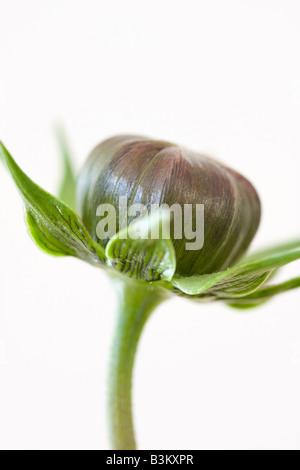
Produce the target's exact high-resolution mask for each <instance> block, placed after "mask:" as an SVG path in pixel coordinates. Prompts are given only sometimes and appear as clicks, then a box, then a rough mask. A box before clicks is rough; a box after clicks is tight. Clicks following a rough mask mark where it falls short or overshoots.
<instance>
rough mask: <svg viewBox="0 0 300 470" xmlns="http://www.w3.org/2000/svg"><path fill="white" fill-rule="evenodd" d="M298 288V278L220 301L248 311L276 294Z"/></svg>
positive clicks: (299, 283)
mask: <svg viewBox="0 0 300 470" xmlns="http://www.w3.org/2000/svg"><path fill="white" fill-rule="evenodd" d="M298 287H300V277H296V278H294V279H290V280H289V281H285V282H282V283H280V284H277V285H267V286H264V287H262V288H260V289H257V290H256V291H255V292H253V293H252V294H250V295H246V296H245V297H240V298H233V299H230V298H226V299H220V300H225V302H226V303H227V304H228V305H230V307H233V308H238V309H249V308H253V307H258V306H259V305H262V304H264V303H265V302H267V301H268V300H270V299H271V298H272V297H274V296H275V295H277V294H281V293H284V292H287V291H289V290H292V289H296V288H298Z"/></svg>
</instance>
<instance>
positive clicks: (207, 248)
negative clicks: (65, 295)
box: [78, 136, 261, 276]
mask: <svg viewBox="0 0 300 470" xmlns="http://www.w3.org/2000/svg"><path fill="white" fill-rule="evenodd" d="M121 197H122V198H123V199H124V198H126V200H127V205H128V207H129V206H133V205H136V204H138V205H143V206H145V207H146V209H147V211H150V210H151V208H152V207H162V206H163V205H167V206H168V207H169V208H170V212H171V213H173V214H174V219H173V224H174V226H173V228H172V229H171V239H172V241H173V244H174V248H175V253H176V261H177V266H176V274H177V275H180V276H193V275H196V274H209V273H212V272H216V271H221V270H224V269H226V268H227V267H229V266H232V265H233V264H235V263H236V262H237V260H238V259H239V258H240V257H241V256H242V255H243V254H244V253H245V252H246V250H247V248H248V246H249V244H250V243H251V241H252V239H253V237H254V235H255V233H256V231H257V228H258V225H259V221H260V213H261V209H260V201H259V197H258V195H257V193H256V191H255V189H254V187H253V186H252V185H251V183H250V182H249V181H248V180H247V179H246V178H244V177H243V176H241V175H240V174H239V173H237V172H235V171H233V170H231V169H230V168H228V167H226V166H224V165H222V164H221V163H219V162H217V161H215V160H213V159H211V158H209V157H207V156H204V155H201V154H197V153H195V152H192V151H189V150H187V149H185V148H182V147H179V146H177V145H174V144H171V143H169V142H164V141H159V140H150V139H147V138H144V137H136V136H117V137H113V138H111V139H108V140H105V141H104V142H102V143H101V144H100V145H99V146H98V147H96V148H95V150H94V151H93V152H92V153H91V155H90V157H89V159H88V161H87V163H86V165H85V166H84V168H83V170H82V172H81V175H80V178H79V183H78V203H79V212H80V215H81V217H82V220H83V222H84V224H85V226H86V227H87V229H88V230H89V232H90V233H91V235H92V237H93V238H94V239H95V240H97V241H98V242H99V243H100V244H101V245H102V246H103V247H105V246H106V244H107V242H108V239H106V240H105V239H99V237H97V223H98V222H99V217H97V209H98V207H99V206H101V205H103V204H110V205H112V206H114V207H115V210H116V216H117V217H116V231H119V230H120V228H121V224H123V223H124V213H123V211H125V208H124V207H123V206H120V198H121ZM174 205H176V206H174ZM128 207H127V209H128ZM127 209H126V210H127ZM203 209H204V210H203ZM180 210H181V213H180ZM126 213H127V212H126ZM179 219H180V220H179ZM176 221H177V227H178V223H179V233H176V231H175V229H174V227H175V223H176ZM128 223H129V222H128ZM180 232H181V233H180ZM202 235H204V238H203V240H202ZM197 237H198V239H197Z"/></svg>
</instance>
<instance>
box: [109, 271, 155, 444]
mask: <svg viewBox="0 0 300 470" xmlns="http://www.w3.org/2000/svg"><path fill="white" fill-rule="evenodd" d="M114 285H115V286H116V287H117V295H118V297H117V299H118V317H117V327H116V332H115V337H114V341H113V347H112V352H111V363H110V370H109V424H110V437H111V447H112V449H113V450H135V449H136V441H135V436H134V426H133V417H132V404H131V389H132V372H133V366H134V358H135V353H136V350H137V345H138V341H139V339H140V336H141V333H142V331H143V328H144V326H145V323H146V321H147V319H148V318H149V316H150V314H151V312H152V311H153V310H154V309H155V307H156V306H157V305H158V304H159V303H160V302H161V301H162V300H164V297H163V295H162V294H161V292H160V290H159V289H158V288H155V287H151V286H150V285H149V284H146V283H142V282H137V281H134V280H131V279H128V280H127V279H126V280H119V279H116V278H115V279H114Z"/></svg>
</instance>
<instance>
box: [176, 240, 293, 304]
mask: <svg viewBox="0 0 300 470" xmlns="http://www.w3.org/2000/svg"><path fill="white" fill-rule="evenodd" d="M297 259H300V241H299V240H297V241H294V242H292V243H288V244H285V245H281V246H278V247H275V248H271V249H269V250H265V251H262V252H259V253H257V254H255V255H251V256H249V257H248V258H246V259H245V260H244V261H243V262H242V263H239V264H237V265H235V266H233V267H232V268H229V269H227V270H225V271H222V272H218V273H213V274H206V275H203V276H193V277H190V278H174V279H173V280H172V283H173V285H174V286H175V287H176V288H178V289H180V290H181V291H182V292H184V293H185V294H188V295H194V296H210V295H211V296H216V297H221V298H223V299H225V298H227V297H228V298H231V299H232V298H239V297H243V298H244V296H247V295H249V294H251V293H252V292H255V291H256V290H257V289H259V288H260V286H262V285H263V284H264V283H265V282H266V281H267V280H268V279H269V277H270V276H271V275H272V274H273V273H274V271H275V270H277V269H278V268H280V267H282V266H284V265H286V264H288V263H290V262H292V261H295V260H297Z"/></svg>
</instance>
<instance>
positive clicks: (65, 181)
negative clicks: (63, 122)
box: [55, 126, 76, 210]
mask: <svg viewBox="0 0 300 470" xmlns="http://www.w3.org/2000/svg"><path fill="white" fill-rule="evenodd" d="M55 133H56V137H57V141H58V145H59V149H60V153H61V157H62V163H63V168H62V170H63V171H62V179H61V182H60V186H59V191H58V198H59V199H60V200H61V201H63V202H64V203H66V204H67V205H68V206H69V207H71V209H73V210H75V206H76V178H75V171H74V168H73V162H72V158H71V152H70V149H69V145H68V142H67V139H66V136H65V133H64V132H63V130H62V128H61V127H60V126H56V128H55Z"/></svg>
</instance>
